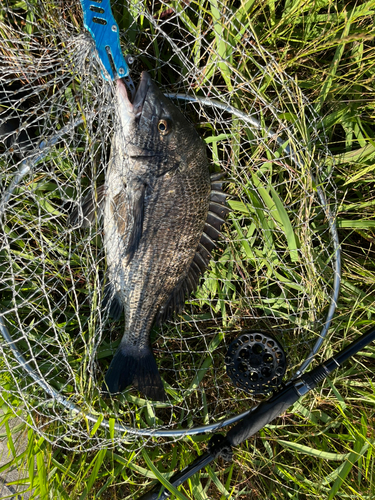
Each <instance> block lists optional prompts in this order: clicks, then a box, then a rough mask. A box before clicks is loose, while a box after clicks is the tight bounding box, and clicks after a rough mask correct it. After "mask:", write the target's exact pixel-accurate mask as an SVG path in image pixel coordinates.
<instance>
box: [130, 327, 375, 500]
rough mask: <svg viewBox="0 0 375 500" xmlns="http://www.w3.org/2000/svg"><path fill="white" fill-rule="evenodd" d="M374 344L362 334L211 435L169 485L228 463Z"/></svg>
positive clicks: (150, 498) (161, 497)
mask: <svg viewBox="0 0 375 500" xmlns="http://www.w3.org/2000/svg"><path fill="white" fill-rule="evenodd" d="M374 340H375V327H374V328H372V329H371V330H369V331H368V332H366V333H364V334H363V335H361V337H359V338H358V339H357V340H355V341H354V342H352V343H351V344H349V345H348V346H347V347H346V348H345V349H343V350H342V351H340V352H339V353H338V354H336V355H335V356H332V357H331V358H329V359H328V360H327V361H325V362H324V363H322V364H320V365H319V366H317V367H316V368H314V369H313V370H310V371H309V372H307V373H305V374H303V375H301V376H300V377H298V378H297V379H294V380H292V381H289V382H288V383H287V384H286V385H285V386H284V387H283V388H282V389H279V390H278V391H277V392H275V393H274V394H273V395H272V396H271V398H270V399H268V400H267V401H264V402H262V403H260V404H259V405H258V406H256V407H255V408H253V409H251V410H250V412H249V413H248V414H247V415H246V416H245V417H244V418H243V419H242V420H240V422H238V423H237V424H236V425H235V426H234V427H232V429H231V430H230V431H229V432H227V434H226V436H223V435H221V434H214V435H213V436H212V438H211V439H210V441H209V443H208V451H207V452H206V453H204V454H203V455H201V456H199V457H198V458H197V459H196V460H194V461H193V462H192V463H191V464H190V465H188V466H187V467H185V468H184V469H182V470H181V471H179V472H177V473H176V474H174V475H173V476H172V477H171V479H170V480H169V483H170V484H171V485H172V486H173V487H174V488H177V487H178V486H180V485H181V484H182V483H183V482H185V481H186V480H187V479H189V478H190V477H191V476H193V475H194V474H195V473H196V472H198V471H200V470H201V469H203V468H204V467H206V466H207V465H208V464H210V463H211V462H213V461H214V460H216V459H217V458H218V457H222V458H223V459H224V460H227V461H230V460H232V456H233V448H234V447H236V446H239V445H240V444H241V443H243V442H244V441H246V440H247V439H249V438H250V437H251V436H253V435H254V434H256V433H257V432H258V431H260V430H261V429H262V428H263V427H264V426H266V425H267V424H269V423H270V422H272V420H274V419H275V418H277V417H279V416H280V415H282V414H283V413H284V412H285V411H286V410H287V409H288V408H289V407H290V406H292V405H293V404H294V403H295V402H296V401H298V400H299V398H301V397H302V396H304V395H305V394H307V393H308V392H310V391H311V390H313V389H314V388H315V387H316V386H317V384H319V383H320V382H322V381H323V380H324V379H325V378H327V377H328V375H330V374H331V373H332V372H333V371H334V370H335V369H336V368H339V367H340V366H341V365H342V364H343V363H345V361H347V360H348V359H349V358H350V357H352V356H354V355H355V354H357V353H358V352H359V351H360V350H361V349H363V348H364V347H366V346H367V345H368V344H370V343H371V342H373V341H374ZM170 495H171V492H170V491H169V490H168V489H166V488H165V486H164V485H163V484H161V483H160V482H158V483H157V484H156V485H155V486H154V487H153V488H152V489H151V490H150V491H148V492H146V493H145V494H144V495H142V496H140V497H138V499H137V500H165V499H166V498H168V497H170Z"/></svg>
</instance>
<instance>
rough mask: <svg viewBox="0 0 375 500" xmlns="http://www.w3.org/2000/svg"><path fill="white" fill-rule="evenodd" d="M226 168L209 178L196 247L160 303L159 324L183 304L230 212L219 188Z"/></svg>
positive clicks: (225, 196)
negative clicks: (205, 209) (179, 278)
mask: <svg viewBox="0 0 375 500" xmlns="http://www.w3.org/2000/svg"><path fill="white" fill-rule="evenodd" d="M225 176H226V173H225V172H220V173H214V174H212V175H211V176H210V178H211V194H210V205H209V212H208V214H207V220H206V223H205V226H204V229H203V233H202V236H201V239H200V242H199V244H198V247H197V250H196V252H195V255H194V257H193V260H192V262H191V264H190V267H189V270H188V272H187V274H186V277H185V278H184V280H183V281H181V282H180V283H179V284H178V285H176V286H175V288H174V289H173V290H172V292H171V294H170V296H169V297H168V299H167V300H166V301H165V303H164V305H163V307H162V308H161V309H160V311H159V313H158V314H157V316H156V319H155V321H156V323H157V324H159V325H160V324H162V323H163V322H164V321H167V320H168V319H169V318H170V317H171V316H172V315H173V314H174V313H179V312H180V311H181V309H182V307H183V305H184V302H185V298H186V297H188V296H189V295H190V294H191V293H192V292H194V291H195V290H196V288H197V287H198V284H199V279H200V277H201V275H202V274H203V273H204V272H205V270H206V269H207V267H208V264H209V262H210V259H211V258H212V256H211V251H212V250H213V249H214V248H215V247H216V242H215V241H216V240H218V239H219V237H220V234H221V233H220V231H221V227H222V225H223V224H224V222H225V221H224V218H225V216H226V215H227V214H228V213H229V212H230V209H229V207H227V206H226V199H227V197H228V195H227V194H226V193H224V191H223V190H222V185H223V180H222V179H223V178H224V177H225Z"/></svg>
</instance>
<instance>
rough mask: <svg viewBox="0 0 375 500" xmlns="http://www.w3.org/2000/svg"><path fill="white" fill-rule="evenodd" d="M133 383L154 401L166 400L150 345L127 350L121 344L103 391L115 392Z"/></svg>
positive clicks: (110, 367)
mask: <svg viewBox="0 0 375 500" xmlns="http://www.w3.org/2000/svg"><path fill="white" fill-rule="evenodd" d="M129 385H133V386H134V387H136V388H137V389H138V390H139V391H140V392H142V393H143V394H144V395H145V396H147V397H148V398H150V399H152V400H154V401H166V399H167V397H166V394H165V391H164V386H163V382H162V380H161V377H160V374H159V370H158V367H157V365H156V361H155V358H154V355H153V353H152V350H151V348H150V347H149V346H146V347H144V348H143V349H132V350H127V349H126V346H122V345H120V347H119V349H118V351H117V352H116V354H115V356H114V358H113V359H112V362H111V364H110V366H109V368H108V371H107V373H106V375H105V382H104V383H103V391H104V392H107V393H108V392H109V393H110V394H115V393H117V392H122V391H123V390H124V389H126V387H128V386H129Z"/></svg>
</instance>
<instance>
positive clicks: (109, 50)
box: [80, 0, 135, 96]
mask: <svg viewBox="0 0 375 500" xmlns="http://www.w3.org/2000/svg"><path fill="white" fill-rule="evenodd" d="M80 1H81V5H82V10H83V22H84V26H85V28H86V29H87V30H88V31H89V32H90V34H91V36H92V38H93V39H94V42H95V45H96V50H97V52H98V57H99V59H100V61H101V62H102V64H103V66H104V69H105V72H104V71H102V75H103V77H104V78H105V80H107V81H108V80H109V78H110V79H111V80H116V79H117V78H124V80H125V83H126V85H127V87H128V89H129V90H130V92H131V94H132V96H134V92H135V86H134V83H133V81H132V79H131V77H130V71H129V66H128V64H127V62H126V60H125V57H124V55H123V53H122V51H121V46H120V35H119V27H118V25H117V23H116V21H115V18H114V17H113V14H112V10H111V4H110V0H80ZM106 73H107V74H106ZM108 76H109V78H108Z"/></svg>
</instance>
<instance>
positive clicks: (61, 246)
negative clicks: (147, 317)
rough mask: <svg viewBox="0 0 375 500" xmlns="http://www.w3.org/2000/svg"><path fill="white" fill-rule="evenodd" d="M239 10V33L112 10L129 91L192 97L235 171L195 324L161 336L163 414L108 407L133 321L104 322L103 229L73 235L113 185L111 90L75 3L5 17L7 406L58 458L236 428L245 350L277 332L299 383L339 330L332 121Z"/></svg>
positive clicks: (219, 21)
mask: <svg viewBox="0 0 375 500" xmlns="http://www.w3.org/2000/svg"><path fill="white" fill-rule="evenodd" d="M233 8H235V9H236V15H235V16H234V15H233V12H232V10H231V9H230V8H228V7H226V6H225V5H224V4H221V3H220V2H219V1H215V2H214V1H212V2H193V1H191V2H182V1H172V2H168V3H164V2H152V1H148V2H136V3H134V2H112V10H113V13H114V15H115V17H116V19H117V21H118V22H119V25H120V29H121V30H122V32H121V42H122V48H123V50H124V52H125V54H132V55H133V56H134V59H135V62H134V63H133V65H132V78H133V80H134V81H137V80H138V77H139V75H140V72H141V71H142V70H144V69H146V70H148V71H149V73H150V74H151V76H152V78H153V79H154V80H155V81H156V82H157V83H158V85H159V86H160V88H162V89H163V91H164V92H165V93H167V94H170V95H171V96H173V95H175V94H182V96H180V97H179V98H175V99H174V102H175V104H176V106H179V107H180V108H181V109H182V111H183V113H184V115H185V116H186V117H187V118H188V119H189V120H190V121H191V122H193V123H194V125H195V126H196V128H197V130H198V132H199V134H200V135H201V136H202V138H203V139H204V140H205V141H206V143H207V154H208V157H209V160H210V169H211V172H218V171H223V172H226V182H225V191H226V192H227V193H228V205H229V206H230V208H231V209H232V211H231V213H230V214H229V215H228V216H227V220H226V224H225V226H224V227H223V231H222V237H221V239H220V241H219V243H218V248H217V249H216V250H215V251H214V252H213V259H212V261H211V263H210V266H209V268H208V270H207V271H206V273H205V275H204V276H203V278H202V279H201V281H200V286H199V288H198V290H197V291H196V292H195V293H194V294H193V295H192V296H191V297H190V298H188V299H187V300H186V303H185V307H184V311H183V313H182V314H181V315H179V316H177V317H175V318H173V319H172V320H170V321H168V322H166V323H165V324H163V325H162V326H161V327H160V328H154V330H153V331H152V333H151V338H152V342H153V351H154V353H155V357H156V360H157V364H158V367H159V371H160V374H161V376H162V378H163V381H164V385H165V388H166V391H167V394H168V401H167V402H166V403H155V402H152V401H147V400H146V399H144V398H143V397H142V395H141V394H139V393H137V392H136V391H135V390H134V389H132V388H129V390H127V391H125V392H124V393H123V394H121V395H119V396H114V397H113V398H107V399H103V398H102V397H101V393H100V388H101V385H102V381H103V377H104V374H105V372H106V370H107V368H108V366H109V363H110V361H111V359H112V356H113V354H114V352H115V351H116V348H117V346H118V344H119V341H120V339H121V336H122V334H123V330H124V322H125V321H126V318H122V319H121V320H120V321H117V322H113V321H111V320H110V318H108V311H107V310H106V309H103V307H102V305H101V302H102V298H103V286H102V283H103V281H102V280H103V276H104V275H105V269H106V261H105V251H104V248H103V241H102V232H103V228H102V222H101V220H100V219H97V220H96V223H95V224H93V225H92V226H91V227H90V228H89V229H82V228H80V227H70V226H69V225H68V224H67V219H68V216H69V214H70V213H71V212H72V210H73V209H74V208H75V207H76V206H79V205H80V202H81V200H82V198H83V197H85V196H86V195H87V194H88V193H90V192H95V191H96V189H97V188H98V187H99V186H100V185H102V184H103V183H104V182H105V171H106V165H107V163H108V160H109V156H110V143H111V138H112V136H113V132H114V127H115V126H116V123H117V122H116V106H115V101H114V92H113V91H114V88H113V83H110V82H108V81H105V80H104V79H103V76H102V66H101V64H100V61H98V60H97V58H96V55H95V50H94V45H93V41H92V39H91V37H90V36H89V35H88V34H86V33H84V29H83V27H82V26H83V20H82V11H81V7H80V5H79V3H78V2H66V1H64V2H51V1H44V0H43V1H38V2H36V1H34V2H31V1H30V2H10V1H6V2H5V3H4V2H3V3H2V4H1V6H0V67H1V73H0V171H1V200H2V201H1V209H2V216H1V222H0V224H1V235H2V236H1V249H0V279H1V284H2V286H1V292H0V294H1V318H2V321H3V323H4V324H5V325H6V327H7V329H8V331H9V335H10V338H4V339H3V341H2V343H1V354H2V358H1V362H0V381H1V386H2V397H3V399H4V401H5V402H6V403H7V404H9V405H10V406H11V407H13V406H14V407H15V408H19V407H20V406H22V407H23V408H24V409H25V410H26V412H25V413H26V414H28V415H29V416H30V419H31V420H30V421H29V423H30V422H31V425H33V427H34V428H35V429H37V430H38V431H39V432H40V433H42V434H43V436H44V437H45V438H46V439H48V440H49V441H51V442H53V443H55V444H58V445H59V446H63V447H69V448H74V449H77V450H82V449H86V450H87V449H94V448H98V447H104V446H110V445H113V444H116V443H121V444H122V445H124V446H125V445H126V444H127V443H131V442H134V441H137V440H138V439H139V437H140V436H141V437H142V445H145V444H146V443H147V444H149V445H153V444H155V443H157V442H158V443H159V444H160V439H159V438H157V437H155V435H154V436H153V435H152V432H153V431H154V430H155V429H156V430H160V429H162V430H170V431H176V432H177V431H178V430H179V429H189V428H194V427H196V426H202V425H210V424H212V423H215V422H219V421H220V420H223V419H227V418H229V417H230V416H233V415H237V414H239V413H241V412H242V411H245V410H246V409H248V408H249V407H250V406H252V405H253V404H254V399H255V398H254V397H252V396H250V395H248V394H246V393H244V392H243V391H241V390H239V389H237V388H236V387H234V386H233V385H232V383H231V381H230V379H229V378H228V377H227V375H226V372H225V363H224V359H225V355H226V352H227V349H228V346H229V344H230V343H231V342H232V340H234V339H235V338H236V337H237V336H238V335H239V334H240V333H242V332H243V331H246V330H251V331H254V330H261V331H268V332H271V333H272V334H273V335H274V336H275V337H276V338H277V339H278V341H279V342H280V343H281V344H282V345H283V348H284V350H285V352H286V357H287V360H288V369H287V375H286V377H287V378H289V377H290V376H292V375H293V374H294V373H295V372H296V369H297V367H298V366H299V365H300V363H301V362H302V361H303V360H304V359H305V358H306V356H308V354H309V352H310V350H311V348H312V346H313V345H314V344H315V342H316V340H317V339H318V338H319V336H320V333H321V330H322V327H323V325H324V323H325V321H326V318H327V309H328V307H329V305H330V304H331V295H332V289H333V280H334V253H335V248H334V245H333V242H332V238H331V234H330V230H329V223H328V218H329V217H328V216H329V210H331V211H332V212H334V206H335V189H334V186H333V185H332V183H331V180H330V168H331V166H332V161H331V158H330V156H329V152H328V149H327V147H326V144H325V142H324V141H322V139H321V138H322V137H324V134H323V133H322V122H321V120H320V118H319V117H318V116H317V115H316V113H315V112H314V110H313V108H312V106H311V105H310V104H309V102H308V101H307V100H306V99H305V97H304V96H303V95H302V94H301V92H300V89H299V88H298V85H297V84H296V82H295V81H294V80H293V79H291V78H289V77H288V76H287V75H286V74H285V73H284V72H283V71H282V69H281V67H280V66H279V64H278V63H277V61H276V60H275V59H274V58H273V57H272V56H271V55H270V54H268V53H267V52H266V51H265V50H264V49H263V48H262V47H261V46H260V45H259V43H258V41H257V38H256V35H255V34H254V32H253V30H252V26H251V22H250V19H249V17H248V15H247V13H246V10H245V8H244V7H243V4H241V3H239V4H238V6H237V7H233ZM241 9H243V13H242V12H241ZM183 96H197V97H199V98H200V100H198V101H196V102H194V100H192V101H189V100H186V99H184V98H183ZM237 110H239V111H237ZM20 169H23V172H24V173H25V175H24V176H23V177H22V178H21V176H18V177H17V174H19V172H20ZM12 183H13V184H12ZM13 187H14V189H13ZM323 193H325V197H326V199H329V202H327V204H326V203H325V202H324V196H323ZM17 352H18V353H19V354H21V355H22V358H21V357H20V356H19V355H17ZM77 409H78V410H79V411H77ZM88 415H89V418H88ZM108 428H110V429H114V432H112V431H111V432H108ZM127 428H129V429H133V431H134V432H131V431H129V430H128V431H127V432H126V429H127ZM150 434H151V435H150ZM179 437H181V434H180V435H179V434H178V432H177V433H176V434H175V435H172V436H171V439H178V438H179Z"/></svg>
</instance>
